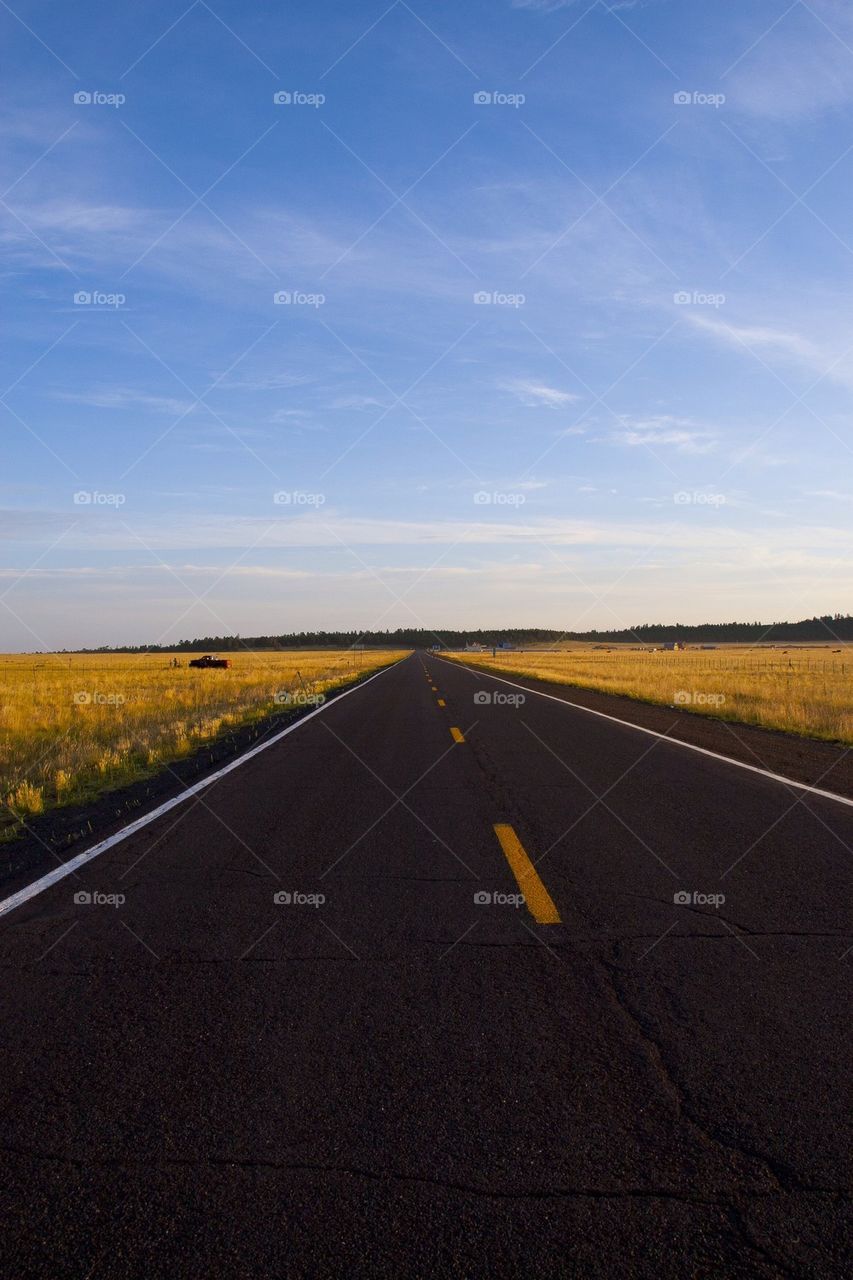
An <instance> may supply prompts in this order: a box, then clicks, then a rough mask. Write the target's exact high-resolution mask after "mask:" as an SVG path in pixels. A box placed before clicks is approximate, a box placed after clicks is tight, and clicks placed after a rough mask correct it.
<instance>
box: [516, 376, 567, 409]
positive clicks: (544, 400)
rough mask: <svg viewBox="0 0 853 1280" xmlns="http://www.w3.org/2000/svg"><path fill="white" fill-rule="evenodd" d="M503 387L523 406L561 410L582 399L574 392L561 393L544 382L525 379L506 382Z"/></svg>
mask: <svg viewBox="0 0 853 1280" xmlns="http://www.w3.org/2000/svg"><path fill="white" fill-rule="evenodd" d="M503 387H504V389H505V390H507V391H511V392H512V393H513V394H514V395H516V396H518V398H519V400H520V401H521V402H522V404H526V405H528V406H537V405H549V406H550V407H551V408H554V409H559V408H561V407H562V406H563V405H566V404H573V403H574V401H576V400H580V399H581V397H580V396H578V395H575V394H574V392H572V391H561V390H560V389H559V388H558V387H549V386H546V385H545V383H543V382H532V381H530V380H528V379H525V378H516V379H515V380H514V381H512V382H506V383H504V384H503Z"/></svg>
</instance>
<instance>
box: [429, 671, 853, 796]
mask: <svg viewBox="0 0 853 1280" xmlns="http://www.w3.org/2000/svg"><path fill="white" fill-rule="evenodd" d="M439 661H440V662H447V663H449V664H450V666H452V667H460V668H461V669H462V670H463V671H467V672H468V673H469V675H474V674H477V675H479V674H480V673H482V674H483V675H484V676H486V677H489V678H490V679H492V680H498V681H500V683H501V684H508V685H510V686H511V687H512V688H513V689H521V690H522V692H523V693H535V694H536V695H537V697H539V698H548V699H549V701H551V702H560V703H562V705H563V706H564V707H573V708H574V709H575V710H576V711H585V712H586V713H587V715H590V716H600V717H601V719H602V720H612V721H613V723H614V724H622V725H624V726H625V728H626V729H636V731H637V733H647V734H648V735H649V736H650V737H652V738H660V739H661V740H662V741H663V742H671V743H672V745H673V746H674V747H684V748H685V749H686V750H687V751H698V752H699V754H700V755H702V756H711V758H712V759H713V760H722V761H723V762H724V763H725V764H733V765H736V766H737V768H738V769H748V770H749V772H750V773H759V774H761V776H762V778H770V779H771V780H772V781H773V782H781V783H784V784H785V786H786V787H796V788H797V790H798V791H807V792H808V793H809V795H813V796H822V797H823V799H824V800H835V801H836V803H837V804H846V805H847V806H848V807H849V808H851V809H853V800H849V799H848V798H847V796H840V795H837V794H836V792H834V791H824V790H823V789H822V788H821V787H810V786H809V785H808V783H807V782H797V781H796V780H795V779H794V778H786V777H785V775H784V774H783V773H771V771H770V770H769V769H759V767H758V765H755V764H746V763H745V762H744V761H743V760H735V758H734V757H733V756H724V755H721V754H720V753H719V751H709V750H708V748H707V747H697V746H696V745H695V744H694V743H692V742H685V741H684V740H683V739H682V738H671V737H670V736H669V734H666V733H658V731H657V730H656V729H647V728H646V727H645V726H644V725H641V724H633V723H632V722H631V721H630V720H620V719H619V717H618V716H611V715H608V714H607V712H606V711H595V710H594V709H593V708H592V707H584V706H582V705H581V703H580V702H570V701H569V699H568V698H558V697H557V696H556V694H553V693H543V691H542V690H541V689H530V688H529V687H528V686H527V685H524V684H516V683H515V681H513V680H505V679H504V678H503V676H496V675H495V674H494V672H492V671H489V670H488V668H487V667H468V666H465V665H464V663H462V662H456V661H455V660H454V659H452V658H440V659H439ZM535 678H536V677H535V676H531V677H530V679H535ZM597 692H599V690H596V689H591V690H590V693H597ZM611 696H612V695H611ZM650 705H653V706H661V707H665V705H666V704H665V703H653V704H650ZM747 727H749V726H747Z"/></svg>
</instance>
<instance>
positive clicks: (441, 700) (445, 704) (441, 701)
mask: <svg viewBox="0 0 853 1280" xmlns="http://www.w3.org/2000/svg"><path fill="white" fill-rule="evenodd" d="M438 705H439V706H440V707H446V706H447V703H446V702H445V701H444V698H439V700H438Z"/></svg>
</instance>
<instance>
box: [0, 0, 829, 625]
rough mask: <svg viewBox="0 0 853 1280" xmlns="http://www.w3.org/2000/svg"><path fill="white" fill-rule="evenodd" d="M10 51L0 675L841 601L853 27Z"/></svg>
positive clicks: (654, 28) (731, 2)
mask: <svg viewBox="0 0 853 1280" xmlns="http://www.w3.org/2000/svg"><path fill="white" fill-rule="evenodd" d="M2 22H3V27H4V42H5V48H6V49H7V83H6V95H5V105H4V108H3V117H2V130H3V134H4V141H5V144H6V145H5V147H4V156H5V159H4V162H3V165H4V173H3V175H2V178H3V191H4V194H3V197H2V201H3V203H2V204H0V220H1V221H2V232H3V237H4V241H5V246H4V247H5V251H6V252H5V255H4V258H5V269H4V279H3V286H4V292H5V295H6V297H5V308H4V310H5V314H6V317H7V325H6V332H7V341H6V343H5V344H4V349H3V355H2V364H3V368H2V371H0V372H2V384H3V388H4V389H5V392H4V395H3V399H2V405H0V411H2V430H3V460H4V466H3V468H2V472H0V485H2V491H0V506H2V514H0V533H2V545H1V547H0V557H2V558H1V559H0V604H2V607H0V647H2V648H4V649H21V648H25V649H32V648H52V647H60V646H73V645H84V644H85V645H93V644H98V643H124V642H146V641H161V642H168V641H170V640H175V639H178V638H180V637H183V636H191V635H199V634H210V633H218V634H222V633H235V632H238V633H241V634H244V635H250V634H257V633H267V632H283V631H290V630H301V629H307V628H312V627H357V628H364V629H369V628H373V627H377V626H378V627H395V626H411V625H416V624H421V625H425V626H442V625H444V626H461V627H476V626H500V625H518V626H523V625H534V624H539V625H544V626H554V627H561V628H562V627H564V628H566V629H567V630H574V629H583V628H588V627H593V626H598V627H611V626H626V625H630V624H632V623H637V622H642V621H657V620H660V621H664V620H666V621H674V620H679V621H683V622H698V621H702V620H706V619H711V620H723V619H729V618H739V619H745V620H753V619H764V620H770V619H774V618H783V617H788V618H797V617H801V616H808V615H811V614H813V613H823V612H834V611H836V610H844V609H846V608H847V607H848V606H849V604H850V586H851V570H850V565H851V560H852V559H853V557H851V533H850V520H849V513H850V502H851V493H853V478H851V453H853V449H851V443H852V440H851V431H850V396H851V389H853V322H851V311H850V303H849V298H850V285H851V276H853V272H851V266H853V203H851V200H850V191H851V182H850V175H851V171H853V143H851V138H853V134H851V128H850V126H851V116H852V115H853V111H852V110H851V109H852V108H853V13H851V11H850V6H849V5H848V4H847V3H843V2H842V0H809V3H808V4H805V3H803V2H802V0H795V2H794V3H793V4H789V3H786V2H785V0H751V3H750V4H748V5H744V4H742V3H739V2H735V0H719V2H718V3H715V4H714V5H709V4H708V3H707V0H678V2H677V3H676V2H675V0H647V2H645V3H644V2H643V0H636V2H635V3H622V4H611V5H607V4H605V3H603V0H596V2H592V3H591V2H590V0H577V2H576V3H560V2H558V0H554V2H552V0H548V2H542V3H540V2H539V0H524V2H523V0H515V3H513V2H512V0H489V3H485V2H483V3H480V2H478V0H474V2H472V3H468V4H465V5H457V4H448V3H436V2H435V0H433V2H432V3H419V4H416V5H415V4H409V3H408V2H407V0H397V3H392V4H390V6H389V5H388V4H387V3H385V0H378V2H377V3H376V4H375V5H374V4H359V5H353V4H343V3H319V4H318V3H316V2H315V3H311V4H309V3H307V2H299V3H294V4H291V5H288V6H287V7H286V8H284V7H282V8H279V7H278V6H269V5H263V4H260V3H257V0H243V3H241V4H237V3H234V2H233V0H216V2H215V3H211V4H208V3H206V0H196V3H194V4H192V5H190V6H189V7H187V5H186V4H183V3H171V2H167V0H162V2H156V0H155V2H153V3H149V4H146V5H144V6H133V5H123V6H120V7H119V8H117V9H114V10H112V9H109V8H105V7H104V6H103V5H97V6H96V5H93V4H91V3H87V0H82V2H81V3H79V4H76V5H74V6H70V7H59V6H54V5H49V4H46V3H43V2H38V3H36V2H31V3H28V2H24V0H20V2H18V3H16V4H15V5H14V6H12V7H6V6H4V9H3V18H2ZM277 97H278V101H277V100H276V98H277ZM276 297H278V298H279V301H276Z"/></svg>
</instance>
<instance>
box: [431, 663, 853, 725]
mask: <svg viewBox="0 0 853 1280" xmlns="http://www.w3.org/2000/svg"><path fill="white" fill-rule="evenodd" d="M838 648H840V649H841V651H840V652H833V651H831V650H827V649H826V648H823V647H821V648H805V647H803V648H797V647H790V646H789V647H787V648H786V649H785V650H782V649H778V648H777V649H773V650H771V649H749V648H748V647H746V646H736V645H727V646H725V647H721V648H718V649H715V650H713V651H712V652H702V651H701V650H698V649H687V650H684V651H683V652H675V653H671V652H663V651H658V652H656V653H651V652H638V651H636V650H632V649H629V648H627V647H625V646H622V647H619V646H616V645H613V646H612V647H611V648H610V649H609V651H606V652H605V651H600V650H595V649H593V648H592V647H591V646H587V647H586V648H584V647H581V646H580V645H576V646H574V647H572V648H571V649H560V650H559V651H557V652H551V653H548V652H538V653H537V652H536V651H534V650H531V651H527V652H523V651H511V652H505V653H501V652H500V651H498V653H497V654H496V655H495V656H494V657H492V654H491V652H488V653H482V654H469V653H465V654H462V653H457V654H449V655H448V656H449V657H456V658H459V659H461V660H462V661H464V662H469V663H471V664H473V665H475V666H479V667H483V668H486V669H491V670H493V671H495V672H497V673H498V674H501V675H505V676H510V675H520V676H532V677H536V678H538V679H541V680H550V681H553V682H554V683H556V684H568V685H575V686H576V687H578V688H581V689H599V690H602V691H603V692H605V693H618V694H625V695H627V696H628V697H629V698H638V699H642V700H643V701H645V702H656V703H661V704H664V705H666V706H678V707H679V708H680V709H683V710H687V711H692V712H696V713H699V714H702V715H712V716H717V717H719V718H721V719H724V720H733V721H739V722H741V723H744V724H755V725H761V726H763V727H764V728H766V729H782V730H785V731H786V732H788V733H798V734H803V735H805V736H808V737H812V738H823V739H828V740H830V741H833V742H844V743H850V744H853V647H851V646H847V647H846V648H842V647H840V646H836V649H838Z"/></svg>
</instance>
